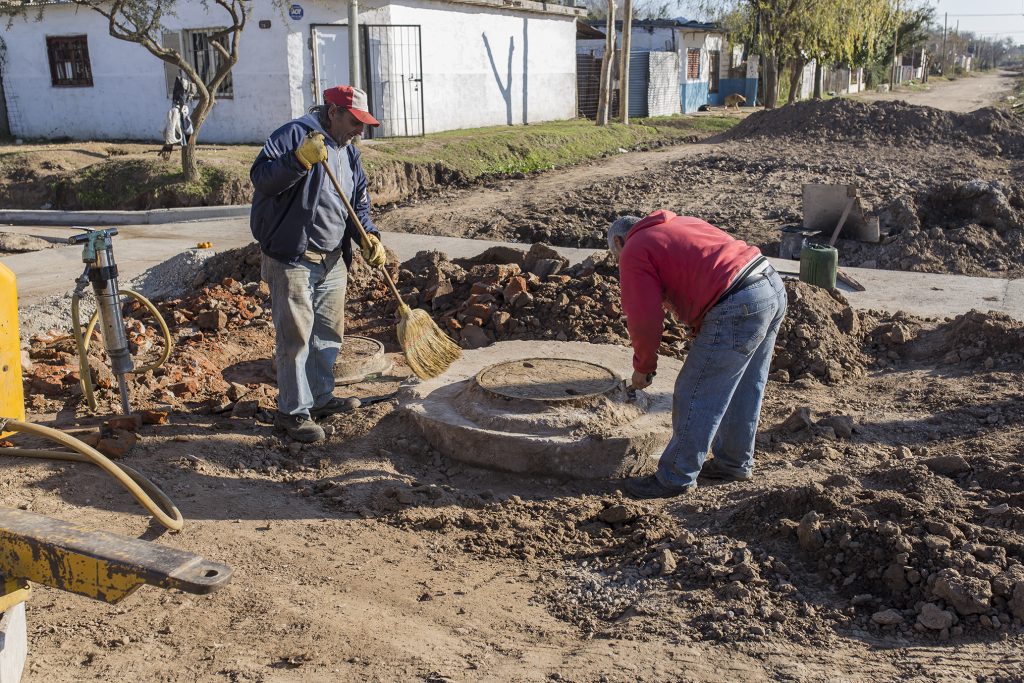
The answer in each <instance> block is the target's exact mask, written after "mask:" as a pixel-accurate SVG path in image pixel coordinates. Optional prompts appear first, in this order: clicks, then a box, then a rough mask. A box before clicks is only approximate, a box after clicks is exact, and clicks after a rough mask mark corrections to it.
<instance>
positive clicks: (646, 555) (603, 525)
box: [388, 496, 841, 643]
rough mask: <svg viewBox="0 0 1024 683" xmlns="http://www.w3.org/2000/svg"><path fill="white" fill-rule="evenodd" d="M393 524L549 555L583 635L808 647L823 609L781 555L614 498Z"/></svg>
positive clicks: (532, 559) (515, 553) (470, 543)
mask: <svg viewBox="0 0 1024 683" xmlns="http://www.w3.org/2000/svg"><path fill="white" fill-rule="evenodd" d="M388 521H389V522H390V523H392V524H394V525H396V526H398V527H399V528H402V529H408V530H414V531H431V532H436V533H439V534H443V535H444V536H445V537H446V538H448V539H451V540H454V541H455V542H456V543H457V544H458V545H459V546H461V547H462V549H463V550H464V551H465V552H468V553H471V554H473V555H477V556H483V557H499V558H511V559H515V560H520V561H525V562H528V563H531V564H533V563H539V562H543V561H545V560H547V561H550V560H554V561H555V562H556V563H558V565H559V566H558V568H557V569H556V570H554V571H552V572H551V579H552V581H551V582H552V583H555V584H562V583H564V584H566V586H567V587H566V588H562V587H561V586H560V585H558V586H557V587H552V588H551V589H550V590H549V591H548V592H547V594H546V596H545V597H546V600H547V602H548V605H549V608H550V609H551V610H552V611H553V613H555V614H556V615H558V616H560V617H561V618H563V619H565V620H567V621H569V622H571V623H573V624H575V625H576V626H577V627H579V628H580V629H581V630H582V631H583V633H584V634H585V635H588V636H593V635H595V634H600V635H601V636H602V637H615V635H616V632H617V631H619V630H622V631H628V630H632V629H636V628H637V624H636V620H638V619H639V620H642V622H643V626H642V629H643V631H644V632H646V633H649V634H651V633H658V634H665V635H668V634H671V635H672V636H673V637H675V638H679V639H681V640H689V641H700V640H709V641H736V640H760V639H762V638H764V637H766V636H768V635H771V634H773V633H776V632H777V633H781V632H783V630H785V632H786V634H787V637H789V638H792V639H794V640H796V641H799V642H805V643H814V642H819V641H823V639H824V637H825V635H826V634H825V632H824V629H822V628H821V627H822V625H824V624H825V623H826V617H827V616H830V617H831V618H832V619H840V618H841V615H840V614H839V613H838V611H835V612H834V613H831V614H830V612H829V611H828V610H816V609H815V608H814V607H812V606H811V605H810V604H809V603H808V602H807V600H806V598H805V597H804V596H802V595H800V594H799V593H798V592H795V591H793V590H792V586H791V584H790V583H789V580H788V579H789V577H790V570H789V568H788V567H787V566H786V565H785V564H784V563H783V562H781V561H780V560H778V559H777V558H775V557H773V556H771V555H769V554H767V553H764V552H762V551H760V550H757V549H754V548H752V547H750V546H749V545H748V544H747V543H746V542H745V541H742V540H737V539H736V538H730V537H729V536H725V535H717V534H701V535H697V534H694V533H691V532H690V531H688V530H686V529H685V528H683V527H682V525H681V524H680V523H679V521H678V520H677V519H676V518H675V517H674V516H672V515H669V514H665V513H662V512H657V511H654V510H652V509H651V508H650V507H648V506H646V505H642V504H638V503H636V502H634V501H630V500H624V499H621V498H617V497H611V498H608V497H604V498H601V497H594V496H581V497H575V498H558V499H554V500H523V499H522V498H520V497H519V496H511V497H509V498H508V499H506V500H503V501H496V502H490V503H485V504H483V505H478V506H476V507H475V508H474V507H467V506H453V505H450V504H449V505H442V506H438V507H430V506H422V505H421V506H420V507H410V508H406V509H404V510H402V511H400V512H398V513H396V514H394V515H391V516H390V517H389V518H388ZM677 598H678V599H679V600H680V601H681V604H683V606H684V612H685V615H686V616H685V618H684V619H683V620H682V622H680V620H679V615H678V614H677V615H676V616H675V617H673V618H668V616H667V615H668V614H669V612H668V611H662V610H660V609H659V601H662V600H673V601H674V600H676V599H677Z"/></svg>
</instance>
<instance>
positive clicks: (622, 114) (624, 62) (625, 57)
mask: <svg viewBox="0 0 1024 683" xmlns="http://www.w3.org/2000/svg"><path fill="white" fill-rule="evenodd" d="M632 42H633V0H626V1H625V4H623V6H622V57H621V58H620V59H619V120H620V121H621V122H622V123H624V124H625V125H627V126H628V125H629V48H630V44H631V43H632Z"/></svg>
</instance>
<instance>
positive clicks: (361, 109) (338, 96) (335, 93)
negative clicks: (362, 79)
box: [324, 85, 380, 126]
mask: <svg viewBox="0 0 1024 683" xmlns="http://www.w3.org/2000/svg"><path fill="white" fill-rule="evenodd" d="M324 102H327V103H329V104H334V105H337V106H339V107H341V108H342V109H348V110H349V111H350V112H352V116H354V117H356V118H357V119H359V120H360V121H362V122H363V123H365V124H366V125H368V126H379V125H380V121H378V120H377V119H375V118H373V114H371V113H370V110H369V109H370V108H369V106H368V104H367V101H366V93H365V92H363V91H362V90H360V89H359V88H353V87H352V86H351V85H336V86H334V87H333V88H328V89H327V90H324Z"/></svg>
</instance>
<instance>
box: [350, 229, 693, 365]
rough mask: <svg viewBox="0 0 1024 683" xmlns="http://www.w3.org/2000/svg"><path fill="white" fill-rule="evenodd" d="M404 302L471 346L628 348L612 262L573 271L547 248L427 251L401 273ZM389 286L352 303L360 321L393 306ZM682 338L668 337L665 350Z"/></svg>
mask: <svg viewBox="0 0 1024 683" xmlns="http://www.w3.org/2000/svg"><path fill="white" fill-rule="evenodd" d="M398 287H399V291H400V292H401V294H402V299H403V300H404V301H405V303H406V304H408V305H409V306H411V307H413V308H423V309H426V310H428V311H430V312H431V313H432V315H433V316H434V318H435V320H437V322H438V325H439V326H440V327H442V329H445V330H447V331H448V333H449V334H451V336H452V337H453V338H454V339H456V340H457V341H458V342H459V343H460V344H461V345H462V346H463V347H464V348H479V347H481V346H487V345H489V344H491V343H493V342H495V341H504V340H518V339H555V340H559V341H587V342H592V343H605V344H608V343H611V344H625V343H628V334H627V332H626V328H625V321H624V320H623V318H622V314H621V310H620V308H619V285H618V278H617V274H616V270H615V267H614V265H613V264H611V263H609V262H608V261H607V259H606V257H605V256H603V255H601V256H595V257H592V258H589V259H588V260H587V261H585V262H584V263H582V264H578V265H576V266H573V267H571V268H570V267H568V261H567V260H566V259H564V258H562V257H561V256H559V255H558V253H557V252H556V251H555V250H554V249H551V248H550V247H548V246H546V245H544V244H539V243H538V244H534V245H533V246H532V247H531V248H530V250H529V251H523V250H519V249H513V248H507V247H495V248H492V249H488V250H487V251H485V252H484V253H482V254H480V255H478V256H477V257H474V258H472V259H456V260H454V261H452V260H449V259H448V258H447V257H446V256H445V255H444V254H441V253H440V252H421V253H420V254H418V255H417V256H416V257H415V258H413V259H410V260H409V261H406V262H404V263H403V264H402V265H401V267H400V269H399V277H398ZM385 295H386V290H383V285H382V284H380V285H378V286H376V287H370V288H367V289H364V290H363V291H362V292H361V293H360V294H357V295H356V296H354V297H351V298H350V306H352V312H353V314H354V315H355V317H357V318H359V317H365V318H370V317H372V316H373V312H374V310H376V309H379V308H380V307H381V306H382V305H383V306H384V308H385V310H386V311H387V312H392V311H394V309H395V307H396V304H395V303H394V302H393V301H392V302H388V301H387V299H386V296H385ZM675 341H681V337H673V336H672V335H671V334H669V335H668V336H667V337H666V348H668V347H670V346H671V344H672V343H674V342H675Z"/></svg>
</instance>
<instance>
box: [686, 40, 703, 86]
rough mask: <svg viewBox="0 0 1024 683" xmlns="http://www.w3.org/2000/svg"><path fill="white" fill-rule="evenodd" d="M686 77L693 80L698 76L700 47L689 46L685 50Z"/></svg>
mask: <svg viewBox="0 0 1024 683" xmlns="http://www.w3.org/2000/svg"><path fill="white" fill-rule="evenodd" d="M686 78H687V79H688V80H691V81H695V80H697V79H698V78H700V49H699V48H693V47H691V48H690V49H688V50H687V51H686Z"/></svg>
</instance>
